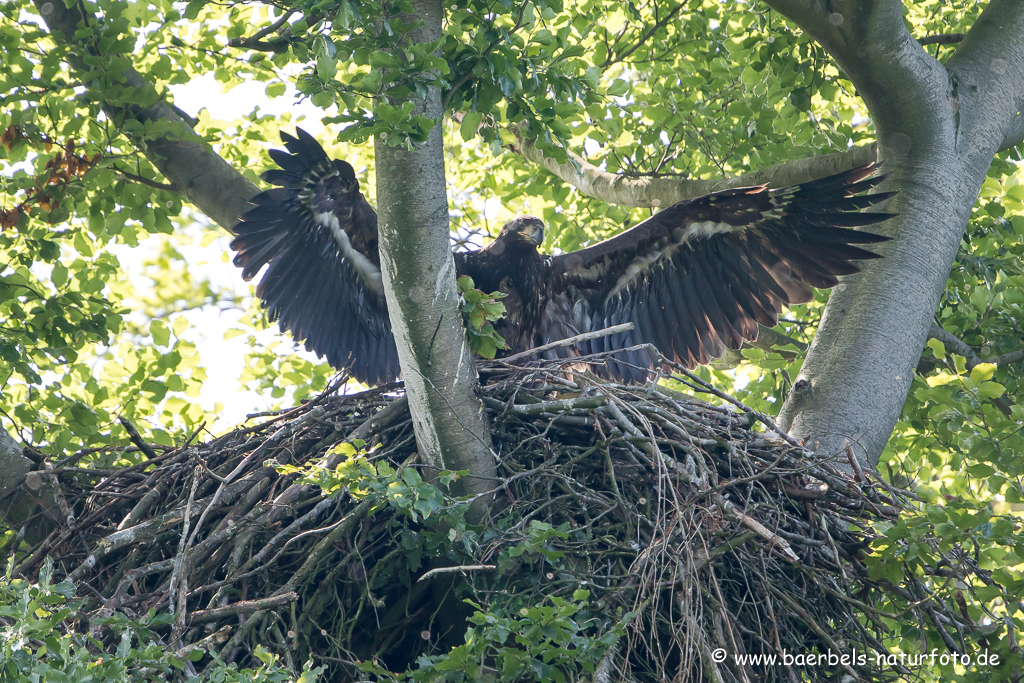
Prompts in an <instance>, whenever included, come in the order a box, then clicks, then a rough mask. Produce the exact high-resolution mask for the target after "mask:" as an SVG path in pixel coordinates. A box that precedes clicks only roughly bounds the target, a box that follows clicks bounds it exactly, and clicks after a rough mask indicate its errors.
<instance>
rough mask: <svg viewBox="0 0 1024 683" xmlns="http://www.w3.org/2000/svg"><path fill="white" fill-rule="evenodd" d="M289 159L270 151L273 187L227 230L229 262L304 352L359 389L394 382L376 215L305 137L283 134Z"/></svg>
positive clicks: (341, 169)
mask: <svg viewBox="0 0 1024 683" xmlns="http://www.w3.org/2000/svg"><path fill="white" fill-rule="evenodd" d="M281 140H282V141H283V142H284V144H285V147H287V148H288V151H287V152H286V151H284V150H271V152H270V156H271V157H273V159H274V161H275V162H277V164H278V166H280V167H281V168H280V169H274V170H271V171H267V172H266V173H264V174H263V179H264V180H266V181H267V182H269V183H272V184H274V185H278V186H279V187H276V188H274V189H272V190H267V191H266V192H262V193H260V194H258V195H256V197H255V198H253V200H252V203H253V204H254V205H255V206H254V207H253V208H252V209H250V210H249V211H248V212H246V214H245V215H244V216H243V217H242V218H241V220H240V221H239V222H238V223H237V224H236V225H235V226H234V228H232V232H233V233H234V234H235V235H236V237H235V239H234V240H233V241H232V242H231V248H232V249H234V250H235V251H237V252H238V254H237V255H236V256H235V260H234V263H235V265H236V266H239V267H241V268H242V276H243V277H244V278H245V279H246V280H250V279H252V278H253V277H254V276H255V275H256V274H257V273H258V272H259V271H260V269H261V268H263V266H264V265H266V264H270V265H269V266H267V270H266V273H265V274H264V275H263V278H262V279H261V280H260V283H259V286H258V287H257V288H256V294H257V296H259V297H260V299H261V300H262V301H263V306H264V308H266V310H267V315H268V316H269V318H270V319H271V320H278V322H279V324H280V326H281V329H282V330H287V331H289V332H291V334H292V335H293V336H294V337H295V339H297V340H300V341H302V340H305V342H306V349H307V350H310V351H314V352H316V353H318V354H320V355H322V356H325V357H326V358H327V361H328V362H329V363H330V364H331V365H333V366H334V367H336V368H339V369H340V368H348V369H349V371H350V372H351V373H352V376H353V377H355V378H356V379H358V380H359V381H361V382H364V383H366V384H380V383H384V382H390V381H393V380H394V379H395V378H396V377H398V374H399V366H398V351H397V350H396V348H395V340H394V337H393V336H392V334H391V323H390V321H389V319H388V313H387V308H386V304H385V302H384V287H383V284H382V282H381V273H380V257H379V255H378V253H377V214H376V213H375V212H374V210H373V208H372V207H371V206H370V205H369V203H368V202H367V201H366V199H365V198H364V197H363V195H362V194H361V193H360V192H359V182H358V181H357V180H356V176H355V172H354V171H353V169H352V166H350V165H349V164H348V163H346V162H344V161H342V160H340V159H335V160H331V159H330V158H329V157H328V156H327V154H326V153H325V152H324V150H323V148H322V147H321V146H320V145H319V143H317V141H316V140H314V139H313V138H312V136H310V135H309V134H308V133H307V132H306V131H304V130H302V129H299V130H298V137H292V136H291V135H288V134H287V133H281Z"/></svg>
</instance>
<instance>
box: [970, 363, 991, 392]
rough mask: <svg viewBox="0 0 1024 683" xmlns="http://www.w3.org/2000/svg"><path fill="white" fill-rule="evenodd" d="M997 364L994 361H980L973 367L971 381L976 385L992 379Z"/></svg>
mask: <svg viewBox="0 0 1024 683" xmlns="http://www.w3.org/2000/svg"><path fill="white" fill-rule="evenodd" d="M995 371H996V366H995V365H993V364H992V363H978V364H977V365H975V366H974V367H973V368H971V383H972V384H973V385H974V386H978V385H979V384H981V383H982V382H984V381H986V380H989V379H992V375H993V374H995Z"/></svg>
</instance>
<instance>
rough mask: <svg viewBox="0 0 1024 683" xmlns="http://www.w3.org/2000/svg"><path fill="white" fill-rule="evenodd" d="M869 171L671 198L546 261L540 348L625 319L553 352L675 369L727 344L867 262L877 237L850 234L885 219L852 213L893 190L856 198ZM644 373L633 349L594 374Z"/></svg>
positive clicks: (627, 358)
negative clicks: (618, 230)
mask: <svg viewBox="0 0 1024 683" xmlns="http://www.w3.org/2000/svg"><path fill="white" fill-rule="evenodd" d="M876 166H877V165H876V164H869V165H867V166H862V167H860V168H855V169H853V170H850V171H846V172H844V173H839V174H837V175H833V176H830V177H827V178H822V179H820V180H815V181H812V182H809V183H804V184H802V185H796V186H793V187H786V188H781V189H775V190H769V189H767V187H765V186H759V187H747V188H737V189H732V190H724V191H721V192H716V193H714V194H710V195H707V196H706V197H701V198H699V199H694V200H691V201H686V202H680V203H678V204H675V205H673V206H670V207H669V208H667V209H665V210H664V211H661V212H659V213H657V214H655V215H654V216H652V217H651V218H649V219H647V220H645V221H643V222H642V223H640V224H638V225H636V226H635V227H633V228H631V229H629V230H627V231H626V232H624V233H622V234H620V235H617V236H615V237H612V238H610V239H607V240H604V241H603V242H600V243H598V244H595V245H593V246H591V247H588V248H586V249H583V250H580V251H576V252H572V253H568V254H562V255H559V256H555V257H552V263H551V266H552V267H551V274H550V284H549V286H548V296H549V299H548V302H547V306H546V310H545V313H544V320H543V323H542V328H541V330H540V337H541V339H542V340H543V341H551V340H556V339H563V338H566V337H569V336H572V335H574V334H579V333H582V332H587V331H591V330H598V329H602V328H605V327H609V326H611V325H616V324H619V323H624V322H632V323H633V324H634V329H633V331H632V332H625V333H620V334H616V335H611V336H607V337H604V338H601V339H597V340H594V341H592V342H588V343H584V344H581V345H579V347H578V348H576V349H573V350H570V351H568V352H566V351H562V352H560V353H562V354H565V353H569V354H572V355H575V354H577V353H578V354H581V355H582V354H588V353H599V352H607V351H614V350H616V349H623V348H627V347H630V346H634V345H638V344H643V343H650V344H654V345H655V346H656V347H657V348H658V349H659V350H660V351H661V352H662V353H663V354H664V355H665V356H667V357H668V358H670V359H673V360H675V361H676V362H679V363H681V364H683V365H685V366H687V367H690V368H692V367H694V366H695V365H698V364H704V363H707V362H709V361H710V360H712V359H714V358H717V357H718V356H720V355H721V354H722V352H723V350H724V349H725V348H726V347H728V348H732V349H738V348H739V347H740V345H741V344H742V343H743V342H744V341H745V340H753V339H755V338H756V337H757V324H758V323H760V324H762V325H765V326H767V327H772V326H774V325H776V324H777V323H778V315H779V311H780V309H781V308H782V306H784V305H791V304H797V303H804V302H807V301H810V300H811V298H812V296H813V293H812V291H811V287H821V288H827V287H833V286H835V285H836V284H837V283H838V280H837V279H836V276H838V275H849V274H851V273H856V272H858V271H859V270H860V268H859V267H858V266H857V265H856V264H855V263H853V262H854V261H859V260H863V259H873V258H878V257H879V255H878V254H875V253H874V252H871V251H868V250H866V249H863V248H861V247H857V246H854V245H857V244H871V243H877V242H884V241H886V240H888V239H889V238H888V237H883V236H881V235H875V234H872V233H869V232H861V231H858V230H853V229H852V228H854V227H860V226H866V225H872V224H874V223H878V222H880V221H883V220H885V219H887V218H890V217H891V216H892V214H887V213H869V212H860V211H859V209H863V208H867V207H870V206H872V205H874V204H876V203H878V202H881V201H883V200H884V199H887V198H888V197H890V196H892V194H893V193H877V194H870V195H869V194H862V193H864V192H866V191H867V190H869V189H870V188H872V187H874V186H875V185H877V184H878V183H879V182H881V180H882V178H881V177H878V176H876V177H873V178H871V177H869V176H871V175H872V173H874V171H875V169H876ZM655 367H656V362H655V359H654V357H653V356H652V354H649V353H647V352H646V351H644V350H641V351H633V352H626V353H620V354H616V355H614V356H612V360H610V361H609V362H608V365H607V368H606V369H605V370H602V369H600V368H597V369H598V371H599V372H603V373H604V374H608V375H610V376H612V377H615V378H618V379H625V380H629V381H637V380H640V379H642V378H644V377H645V376H646V375H647V374H648V371H649V370H650V369H653V368H655Z"/></svg>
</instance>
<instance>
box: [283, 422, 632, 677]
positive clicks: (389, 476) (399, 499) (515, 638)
mask: <svg viewBox="0 0 1024 683" xmlns="http://www.w3.org/2000/svg"><path fill="white" fill-rule="evenodd" d="M364 446H365V444H364V443H362V442H358V441H357V442H355V443H342V444H340V445H339V446H337V447H336V448H335V449H334V452H335V453H337V454H340V455H344V456H345V460H343V461H342V462H341V463H340V464H338V465H337V467H335V468H334V469H333V470H327V469H325V468H323V467H319V466H309V467H302V468H300V467H294V466H288V465H275V467H276V468H277V469H278V471H280V472H282V473H284V474H299V475H300V476H299V481H301V482H303V483H309V484H313V485H316V486H319V487H320V488H321V489H322V490H323V492H324V495H337V494H338V493H339V492H341V491H346V492H348V493H349V494H350V495H352V496H353V497H355V498H357V499H363V500H370V501H372V502H373V505H374V507H375V509H381V508H384V507H387V508H390V509H391V510H393V511H395V512H397V513H399V517H400V518H402V519H403V520H404V521H403V523H401V524H397V523H396V524H395V525H393V529H394V532H393V533H394V538H393V539H392V540H391V543H393V544H394V545H396V546H397V547H398V548H400V549H401V552H402V555H403V556H404V558H402V559H401V560H400V561H399V562H397V563H396V564H394V565H393V566H392V571H393V572H394V573H396V574H397V576H392V577H391V578H390V580H391V581H399V582H401V583H411V580H412V576H411V573H412V572H415V571H417V570H419V569H420V568H421V566H422V564H423V562H424V561H425V559H426V558H429V557H435V558H437V557H441V558H445V560H446V562H451V563H455V564H475V563H476V561H477V560H476V559H475V558H477V556H478V554H479V552H480V550H481V548H482V547H483V546H484V545H485V544H488V543H495V542H497V540H498V538H499V537H500V532H499V531H498V530H500V529H503V528H506V527H511V526H514V525H516V523H517V521H518V520H516V519H513V518H511V517H510V518H508V519H506V520H502V521H499V522H498V523H497V524H496V525H495V528H493V529H491V530H489V531H488V532H487V534H486V535H484V536H481V535H480V531H481V529H480V528H479V527H474V526H470V525H467V523H466V520H465V513H466V510H467V509H468V503H466V502H465V501H456V500H452V499H450V498H448V497H447V496H445V495H444V493H443V492H442V491H441V489H439V488H438V487H437V486H436V485H434V484H432V483H428V482H425V481H423V479H422V477H421V476H420V474H419V472H418V471H417V470H416V469H415V468H412V467H393V466H391V465H390V464H388V463H387V462H385V461H383V460H378V461H376V462H372V458H373V454H372V453H367V452H366V451H365V450H364ZM462 475H464V473H457V472H441V473H440V476H439V482H440V483H442V484H447V483H450V482H451V481H452V480H453V479H454V478H456V477H458V476H462ZM582 538H583V537H582V536H580V537H578V538H577V537H576V534H574V533H573V532H571V531H570V530H569V528H568V525H562V526H560V527H558V528H555V527H552V525H550V524H547V523H543V522H538V521H536V520H533V521H531V522H530V523H529V525H528V526H527V528H526V532H525V534H522V535H519V536H517V537H516V540H515V541H514V542H512V543H508V544H507V545H505V546H504V547H502V549H501V551H500V552H499V553H498V555H497V558H496V564H495V567H496V569H497V570H498V574H499V575H500V576H501V577H508V578H502V579H501V581H502V587H503V588H502V590H501V591H497V592H491V591H488V592H487V593H486V594H487V595H488V596H489V597H490V602H489V603H488V604H486V605H484V604H480V603H478V602H474V601H473V600H470V599H466V603H467V604H469V605H470V606H471V607H472V608H473V610H474V612H473V615H472V616H471V617H470V623H471V625H470V626H469V628H468V629H467V631H466V635H465V642H464V643H463V644H461V645H457V646H455V647H453V648H451V649H450V650H449V651H448V652H445V653H444V654H441V655H432V656H428V655H423V656H421V657H420V658H419V659H418V660H417V661H416V664H415V666H414V667H412V668H410V669H409V670H408V671H405V672H392V671H388V670H387V669H384V668H383V667H381V666H380V665H379V664H377V663H375V662H364V663H362V664H361V665H360V667H359V668H360V669H361V670H362V671H364V672H366V673H370V674H374V675H375V676H377V677H379V679H380V680H391V681H434V682H440V681H508V682H511V681H567V680H579V676H580V675H581V674H593V672H594V670H595V668H596V666H597V664H598V662H600V660H601V658H602V657H603V656H604V654H605V653H606V652H607V650H608V648H609V647H611V646H613V645H614V644H615V643H616V642H617V641H618V639H619V637H620V636H621V635H622V632H623V629H624V627H625V625H626V624H627V623H628V622H629V621H630V620H631V619H632V617H633V615H632V613H629V614H625V615H623V617H622V619H621V620H620V621H619V622H618V623H609V622H608V620H607V618H604V617H600V616H598V614H596V613H594V612H592V611H591V610H590V605H589V601H588V598H589V597H590V592H589V591H587V590H585V589H581V588H573V589H571V590H568V589H567V590H566V591H561V592H563V593H565V594H564V595H557V594H549V595H547V596H543V595H539V596H538V595H537V594H536V590H535V589H536V586H535V583H536V578H535V577H536V575H537V573H538V572H540V571H542V570H543V571H545V572H562V571H566V570H568V568H567V567H563V565H562V563H561V560H562V559H563V557H564V555H565V553H563V552H562V551H559V550H557V549H555V548H554V547H553V546H554V545H555V544H557V543H560V542H571V543H579V542H580V541H581V539H582ZM505 540H506V542H507V540H508V539H507V538H506V539H505ZM550 576H553V574H550Z"/></svg>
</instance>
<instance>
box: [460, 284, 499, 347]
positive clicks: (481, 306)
mask: <svg viewBox="0 0 1024 683" xmlns="http://www.w3.org/2000/svg"><path fill="white" fill-rule="evenodd" d="M456 284H457V285H458V287H459V294H460V295H461V296H462V319H463V321H464V322H465V323H466V335H467V337H468V339H469V348H471V349H473V353H475V354H477V355H479V356H482V357H484V358H494V355H495V354H496V353H497V352H498V349H507V348H508V344H506V343H505V339H504V338H503V337H502V336H501V335H500V334H498V333H497V332H495V331H494V326H493V325H492V324H491V323H493V322H495V321H497V320H500V319H501V318H503V317H505V304H503V303H501V300H502V299H504V298H505V297H506V296H507V295H506V294H504V293H502V292H491V293H490V294H486V293H484V292H481V291H480V290H479V289H475V284H474V283H473V278H471V277H469V276H468V275H463V276H462V277H460V278H459V279H458V281H457V283H456Z"/></svg>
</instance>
